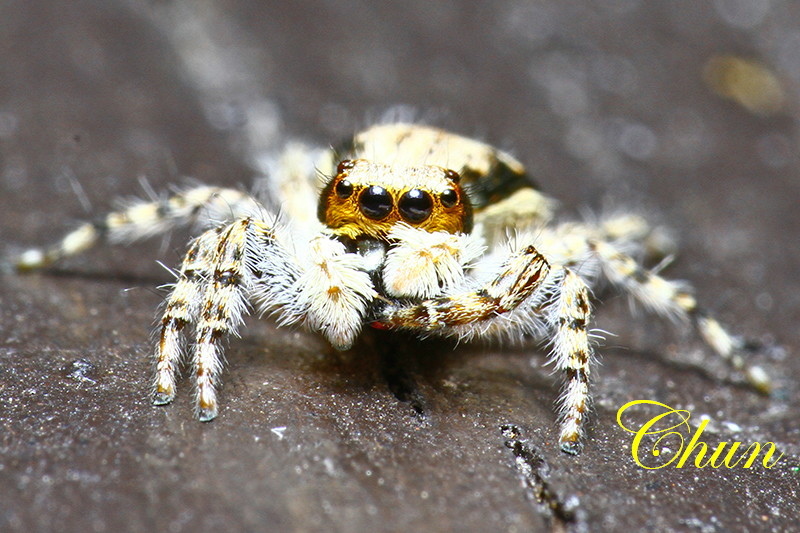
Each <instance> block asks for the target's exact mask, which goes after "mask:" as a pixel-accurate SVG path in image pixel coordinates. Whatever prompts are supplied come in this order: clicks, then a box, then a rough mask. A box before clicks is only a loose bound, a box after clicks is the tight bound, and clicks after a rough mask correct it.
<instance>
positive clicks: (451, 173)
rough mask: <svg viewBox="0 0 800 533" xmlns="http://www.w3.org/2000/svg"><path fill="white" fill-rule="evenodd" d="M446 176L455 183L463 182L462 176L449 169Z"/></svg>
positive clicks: (445, 173) (446, 170) (445, 172)
mask: <svg viewBox="0 0 800 533" xmlns="http://www.w3.org/2000/svg"><path fill="white" fill-rule="evenodd" d="M444 175H445V177H446V178H447V179H449V180H451V181H452V182H453V183H458V182H459V181H461V174H459V173H458V172H456V171H455V170H451V169H449V168H447V169H445V171H444Z"/></svg>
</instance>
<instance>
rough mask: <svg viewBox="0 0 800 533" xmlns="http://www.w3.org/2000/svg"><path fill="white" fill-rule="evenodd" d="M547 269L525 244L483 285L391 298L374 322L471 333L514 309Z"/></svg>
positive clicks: (423, 330)
mask: <svg viewBox="0 0 800 533" xmlns="http://www.w3.org/2000/svg"><path fill="white" fill-rule="evenodd" d="M549 272H550V264H549V263H548V262H547V260H546V259H545V258H544V256H543V255H542V254H540V253H539V252H538V251H537V250H536V248H534V247H533V246H527V247H525V248H524V249H522V250H520V251H519V252H517V253H516V254H514V255H512V256H511V257H510V258H509V259H508V260H507V261H506V262H505V264H504V265H503V268H502V271H501V272H500V274H499V275H497V276H496V277H495V278H494V279H493V280H492V281H491V282H490V283H489V284H487V285H486V286H485V287H483V288H481V289H478V290H465V291H463V292H457V291H453V292H452V293H451V294H448V295H446V296H440V297H437V298H430V299H426V300H422V301H421V302H419V301H418V302H415V303H403V302H392V303H389V304H386V305H385V306H384V307H383V308H382V309H380V310H379V311H378V316H377V319H376V321H375V322H376V325H378V326H380V327H384V328H399V329H410V330H414V331H417V332H421V333H431V334H433V333H441V334H445V335H456V336H459V337H461V338H466V337H471V335H470V333H469V329H470V328H473V327H475V326H476V325H478V324H480V323H481V322H482V321H488V320H491V319H495V318H497V317H498V315H502V314H503V313H507V312H509V311H513V310H515V309H516V308H517V307H518V306H519V305H520V304H521V303H522V302H523V301H525V300H526V299H527V298H528V297H530V296H531V295H532V294H534V293H535V292H536V290H537V289H538V288H539V287H541V286H542V284H543V282H544V281H545V280H546V279H547V276H548V273H549ZM463 326H466V329H465V328H464V327H463Z"/></svg>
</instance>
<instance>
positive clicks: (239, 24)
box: [0, 0, 800, 532]
mask: <svg viewBox="0 0 800 533" xmlns="http://www.w3.org/2000/svg"><path fill="white" fill-rule="evenodd" d="M759 5H765V6H771V7H770V9H769V10H768V11H764V12H762V11H761V10H760V8H758V7H757V6H759ZM798 26H800V13H798V9H797V7H796V6H794V4H792V3H791V2H778V1H775V2H772V3H771V4H766V3H748V2H714V3H713V4H712V3H681V4H680V6H678V5H677V4H673V3H669V4H668V3H663V4H662V3H649V2H647V3H645V2H637V1H609V2H597V3H595V2H592V3H589V2H563V1H552V2H535V3H533V2H524V1H519V2H481V3H471V2H463V3H440V2H424V1H408V2H403V3H398V4H397V5H394V6H392V5H383V4H380V7H379V4H377V3H370V2H355V1H342V2H336V3H333V2H329V3H326V2H305V3H302V4H300V3H285V4H278V3H277V2H276V3H272V2H255V1H246V0H234V1H229V2H214V1H205V2H188V1H183V2H144V1H127V2H122V1H116V2H111V1H105V2H88V1H78V2H70V3H69V5H67V4H64V5H63V6H61V5H60V4H58V3H56V2H37V1H34V2H25V3H23V2H6V3H4V4H3V5H2V7H0V45H2V46H1V47H0V54H2V57H1V58H0V167H2V169H1V172H0V191H1V194H0V243H1V246H2V249H0V252H3V253H8V252H12V251H19V250H21V249H24V248H25V247H28V246H31V245H42V244H46V243H49V242H52V241H53V240H54V239H55V238H57V237H58V236H59V235H61V234H62V233H63V232H64V231H65V230H66V229H68V228H70V227H71V224H73V223H74V222H75V221H77V220H80V219H83V218H86V217H87V216H88V217H90V216H91V214H92V213H97V212H102V211H105V210H107V209H108V208H109V207H110V206H111V205H112V199H113V198H114V197H117V196H126V195H141V194H142V189H141V187H140V185H139V183H138V180H139V178H141V177H145V178H146V179H147V182H148V183H149V184H150V185H151V186H152V187H154V188H156V189H157V190H164V189H165V188H166V187H168V185H169V184H171V183H174V182H176V181H177V182H180V180H181V179H182V177H184V176H191V177H193V178H196V179H199V180H202V181H207V182H210V183H216V184H223V185H237V184H245V185H246V184H248V183H250V181H251V180H252V178H253V177H254V176H256V175H257V174H258V170H257V169H258V164H257V161H256V159H257V157H258V155H259V154H263V153H264V151H265V150H269V149H273V148H275V147H277V146H280V145H281V143H282V142H284V141H285V140H286V139H289V138H296V137H299V138H302V139H305V140H308V141H312V142H314V143H319V144H322V145H324V144H326V143H335V142H337V141H339V140H340V139H341V138H343V137H344V136H346V135H347V134H348V133H352V132H353V131H355V130H356V129H358V128H359V127H360V126H361V125H363V124H365V123H366V122H367V121H368V120H369V118H370V117H376V116H379V115H380V114H381V113H382V112H384V111H385V110H386V109H387V108H388V107H390V106H392V105H396V104H402V105H407V106H411V107H412V108H414V109H416V110H418V113H419V116H421V117H423V118H430V119H431V120H433V121H434V122H435V123H438V124H440V125H445V126H448V127H451V128H453V129H455V130H457V131H459V132H461V133H465V134H468V135H478V136H480V137H482V138H484V139H485V140H487V141H489V142H492V143H494V144H497V145H499V146H501V147H503V148H506V149H509V150H512V151H513V153H515V154H516V155H517V156H518V157H519V158H520V159H521V160H522V161H524V162H525V163H526V164H527V165H528V166H529V168H530V169H531V170H532V172H533V174H534V175H535V177H536V179H537V181H538V182H539V184H540V185H541V186H542V188H544V189H545V190H547V191H549V192H550V193H552V194H554V195H555V196H557V197H558V198H560V199H561V200H562V206H563V209H564V211H565V212H566V213H568V214H571V215H574V216H580V215H581V214H582V213H584V214H585V213H586V211H582V209H584V206H589V207H590V208H591V209H593V210H595V211H601V210H603V209H607V210H610V209H617V208H623V207H630V206H633V207H636V208H637V209H639V210H640V211H642V212H644V213H646V214H647V216H648V217H650V218H651V219H652V220H654V221H655V222H657V223H668V224H669V225H671V226H672V227H673V228H674V229H675V233H676V235H677V236H678V237H679V240H680V243H681V252H680V254H679V256H678V258H677V260H676V262H675V264H674V265H672V266H671V267H670V270H669V271H668V272H669V274H670V275H672V276H674V277H678V278H686V279H691V280H692V281H693V282H694V283H695V284H696V286H697V289H698V294H699V297H700V299H701V301H702V302H704V303H705V306H706V307H707V308H710V309H712V310H715V311H717V312H718V314H719V316H720V317H721V319H722V320H723V321H724V322H725V323H727V324H731V325H733V326H735V328H734V329H735V330H736V331H737V332H740V333H743V334H746V335H748V336H750V337H754V338H756V339H760V340H763V341H766V342H767V343H771V342H772V343H773V344H775V345H777V346H778V348H775V349H771V350H766V351H764V352H763V353H760V354H757V355H756V358H757V360H758V362H759V363H760V364H762V365H763V366H764V367H765V368H766V369H767V370H768V372H769V373H770V374H771V375H773V376H774V377H775V381H776V386H777V390H776V393H775V395H774V397H773V398H769V399H767V398H763V397H760V396H758V395H757V394H754V393H752V392H751V391H750V390H748V389H747V388H745V387H742V386H738V385H736V384H732V383H730V382H726V381H724V380H723V381H721V380H720V379H719V378H720V377H721V376H724V369H723V367H722V366H721V365H719V364H717V363H713V364H711V365H710V366H709V369H708V370H707V371H706V370H701V369H700V368H699V365H700V362H701V361H702V360H703V358H704V357H705V355H707V354H708V350H707V349H705V348H704V347H703V346H702V345H701V344H700V343H699V342H697V340H696V339H695V338H694V337H693V336H691V335H687V334H685V333H683V332H681V330H680V329H679V328H678V329H677V330H676V328H673V327H670V326H668V325H663V324H661V323H660V322H659V321H657V320H654V319H651V318H650V317H647V316H643V315H642V314H641V313H639V314H638V315H637V318H636V319H631V315H630V314H629V313H628V306H627V302H626V301H625V300H624V299H620V298H615V297H614V296H613V295H610V294H605V293H601V295H602V301H601V302H598V307H599V312H598V320H597V327H599V328H602V329H604V330H606V331H609V332H613V335H611V334H609V335H607V336H606V340H605V342H604V343H603V346H602V347H601V348H600V350H599V351H600V362H601V365H600V366H599V367H598V369H597V373H596V374H597V379H596V382H595V386H594V395H595V410H596V414H595V417H594V422H593V426H592V428H591V430H590V438H589V441H588V444H587V446H586V450H585V452H584V454H583V455H582V456H580V457H578V458H574V457H570V456H566V455H564V454H562V453H561V452H559V451H558V450H557V446H556V439H557V434H556V426H555V420H554V414H553V409H552V404H553V401H554V399H555V398H556V396H557V387H558V383H557V378H556V377H554V376H552V375H551V369H550V368H549V367H545V366H543V365H544V363H545V361H546V353H544V352H543V351H542V350H541V349H540V348H538V347H536V346H531V347H522V348H514V349H510V350H509V349H503V348H501V347H485V346H459V347H457V348H455V349H453V347H452V346H450V345H447V344H439V343H432V344H426V343H422V344H417V343H415V342H412V341H409V340H406V339H401V338H397V337H393V336H388V337H386V338H383V337H381V338H367V339H365V340H364V341H363V342H361V343H360V344H359V345H357V346H356V347H355V348H354V349H353V350H351V351H349V352H347V353H343V354H337V353H335V352H333V351H332V350H331V349H330V348H329V347H327V346H326V344H325V343H324V342H323V341H322V340H320V339H319V338H317V337H315V336H314V335H310V334H306V333H302V332H294V331H288V330H284V329H278V328H276V327H275V326H274V325H273V324H271V323H269V322H267V321H259V320H250V321H248V326H247V328H246V329H244V330H243V335H242V337H243V338H242V339H240V340H235V341H233V342H232V343H231V345H230V348H229V350H228V352H227V359H228V364H227V367H226V371H225V373H224V377H223V379H224V384H225V386H224V389H223V390H222V393H221V398H220V399H221V404H222V411H221V415H220V417H219V418H218V419H217V420H215V421H214V422H213V423H210V424H200V423H198V422H196V421H195V420H194V419H193V418H192V416H191V401H190V400H191V393H190V387H189V383H188V382H186V381H182V382H181V383H180V389H179V396H178V399H177V401H176V402H175V404H174V405H172V406H169V407H166V408H157V407H154V406H152V405H151V404H150V401H149V398H148V387H149V380H150V371H151V362H150V360H149V353H150V351H151V349H152V347H151V344H152V343H151V342H150V338H149V336H150V330H151V325H152V323H153V317H154V315H155V309H156V307H157V306H158V304H159V302H160V301H161V298H162V297H163V292H159V291H158V290H156V287H157V286H159V285H161V284H163V283H166V282H168V281H169V279H170V277H169V275H168V274H167V273H166V272H165V271H164V270H163V269H162V268H161V267H160V266H158V264H157V263H156V260H163V261H164V262H165V263H166V264H175V263H176V261H177V258H178V256H179V254H180V252H181V251H182V249H183V246H184V242H185V241H186V240H187V238H188V237H187V235H186V234H183V233H180V232H179V233H176V234H175V235H174V236H173V238H172V239H171V240H170V241H169V242H166V243H161V242H155V243H148V244H143V245H141V246H137V247H135V248H131V249H114V250H113V251H112V250H97V251H93V252H92V253H89V254H87V255H85V256H81V257H79V258H75V259H73V260H70V261H68V262H67V263H65V264H63V265H60V266H59V268H58V269H57V270H56V271H54V272H50V273H46V274H36V275H30V276H24V277H19V276H3V278H2V280H3V283H2V285H1V286H0V298H1V299H2V304H1V305H0V319H1V320H2V322H1V323H0V324H2V330H0V372H2V373H1V374H0V428H2V430H1V431H2V433H0V494H2V498H0V530H1V531H25V532H35V531H54V530H58V531H76V532H77V531H81V532H83V531H122V530H129V531H156V530H159V531H189V530H191V531H212V530H220V529H224V530H226V531H548V530H553V531H563V530H567V531H653V530H658V531H744V530H750V531H754V530H760V529H761V530H767V529H772V530H775V531H777V530H784V531H789V530H793V529H794V530H796V529H797V527H798V526H797V521H796V518H797V514H796V512H797V511H796V505H797V501H798V486H799V485H800V472H798V457H800V445H799V444H798V440H799V439H800V427H799V426H800V425H799V424H798V422H797V412H798V408H800V394H798V381H799V380H800V359H798V357H797V355H796V352H797V349H798V347H799V346H800V335H799V334H798V330H797V327H796V324H797V320H798V318H800V317H799V316H798V312H799V310H800V281H798V279H800V278H799V277H798V264H800V261H799V260H800V247H799V246H798V243H797V235H798V234H800V214H799V213H800V210H798V200H800V166H798V163H799V162H800V161H798V156H797V152H798V150H797V147H798V142H799V141H800V139H798V132H797V120H798V79H800V59H798V58H800V45H798V42H800V40H798V33H797V29H796V28H797V27H798ZM727 54H733V55H736V56H739V57H744V58H748V59H753V60H756V61H758V62H759V63H760V64H762V65H764V66H766V67H767V68H769V69H771V71H772V72H773V73H774V74H775V76H776V77H777V78H776V79H777V80H779V83H780V84H781V87H782V88H783V91H784V94H785V101H784V104H783V108H782V109H780V110H779V111H777V112H776V113H773V114H770V115H768V116H764V115H763V114H758V113H754V112H753V111H752V110H748V109H747V108H745V107H744V106H742V105H740V104H738V103H736V102H735V101H732V100H726V99H723V98H722V97H720V96H719V95H717V94H715V93H714V92H713V91H712V90H711V88H710V87H709V85H708V83H707V82H706V81H704V79H703V70H704V66H705V65H707V63H708V61H709V59H710V58H712V57H715V56H721V55H727ZM88 207H90V212H88V213H87V208H88ZM634 399H650V400H657V401H661V402H664V403H666V404H669V405H671V406H675V407H678V408H682V409H688V410H690V411H691V413H692V415H693V421H697V420H699V417H700V416H701V415H707V416H708V417H710V418H711V420H712V424H711V425H710V426H709V428H710V429H709V433H707V437H708V441H709V442H717V441H723V440H725V441H743V442H745V443H749V442H753V441H759V442H762V443H763V442H766V441H774V442H775V443H777V444H778V446H779V448H780V450H781V451H782V452H784V453H785V454H786V455H785V456H784V458H783V459H781V461H780V462H779V464H778V465H777V466H776V467H774V468H772V469H771V470H767V469H764V468H760V467H754V468H752V469H750V470H745V469H741V468H734V469H727V468H720V469H711V468H705V469H702V470H700V469H696V468H693V467H685V468H682V469H675V468H664V469H661V470H644V469H642V468H640V467H638V466H636V465H635V464H634V462H633V460H632V457H631V452H630V443H631V435H630V434H628V433H625V432H624V431H623V430H622V429H621V428H620V427H619V426H618V425H617V424H616V421H615V420H616V412H617V409H619V407H620V406H622V405H623V404H624V403H626V402H628V401H630V400H634ZM646 418H647V416H645V414H644V412H642V413H641V414H638V415H637V417H635V419H636V420H638V422H639V423H643V422H644V420H646ZM712 430H713V432H712Z"/></svg>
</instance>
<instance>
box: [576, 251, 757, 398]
mask: <svg viewBox="0 0 800 533" xmlns="http://www.w3.org/2000/svg"><path fill="white" fill-rule="evenodd" d="M590 246H591V247H592V248H593V250H594V252H595V253H596V254H597V256H598V257H599V258H600V261H601V263H602V265H603V271H604V272H605V275H606V276H607V277H608V279H609V280H610V281H611V282H612V283H614V284H615V285H617V286H619V287H621V288H622V289H624V290H625V291H626V292H628V293H630V294H631V295H632V296H633V297H634V298H635V299H636V300H637V301H639V302H641V303H642V304H643V305H644V306H645V307H646V308H648V309H649V310H651V311H653V312H655V313H656V314H658V315H661V316H664V317H668V318H672V319H678V320H684V321H686V320H691V322H692V323H693V324H694V326H695V328H696V329H697V331H698V333H699V334H700V336H701V337H702V338H703V340H704V341H705V342H706V343H707V344H708V345H709V346H710V347H711V348H712V349H713V350H714V352H715V353H716V354H717V355H719V356H720V357H722V359H723V360H724V361H725V362H726V363H727V364H728V365H729V366H731V367H732V368H733V369H734V370H737V371H740V372H742V373H743V374H744V376H745V377H746V378H747V380H748V382H749V383H750V385H751V386H752V387H753V388H755V389H756V390H758V391H759V392H761V393H764V394H769V392H770V390H771V388H772V383H771V381H770V379H769V376H768V375H767V373H766V372H765V371H764V370H763V369H762V368H761V367H759V366H755V365H749V364H748V363H747V362H746V360H745V357H744V352H745V351H746V344H745V342H744V341H743V340H742V339H741V338H739V337H736V336H733V335H731V334H730V333H729V332H728V331H727V330H726V329H725V328H724V327H723V326H722V325H721V324H720V323H719V322H718V321H717V320H716V319H715V318H713V317H712V316H710V315H709V314H708V313H706V312H705V311H703V310H702V309H700V308H699V307H698V305H697V300H696V299H695V297H694V295H693V294H692V289H691V286H689V284H688V283H686V282H682V281H672V280H667V279H665V278H663V277H661V276H660V275H658V274H657V273H656V272H653V271H651V270H646V269H644V268H643V267H642V266H640V265H639V264H638V263H637V262H636V261H635V260H634V259H633V258H631V257H630V256H628V255H626V254H624V253H621V252H620V251H619V250H618V249H617V248H616V247H615V246H614V245H613V244H611V243H609V242H604V241H595V242H591V243H590Z"/></svg>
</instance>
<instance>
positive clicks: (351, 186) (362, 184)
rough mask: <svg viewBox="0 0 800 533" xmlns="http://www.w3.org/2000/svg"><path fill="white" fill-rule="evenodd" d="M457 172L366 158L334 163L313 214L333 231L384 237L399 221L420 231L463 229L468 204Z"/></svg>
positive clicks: (467, 222)
mask: <svg viewBox="0 0 800 533" xmlns="http://www.w3.org/2000/svg"><path fill="white" fill-rule="evenodd" d="M460 179H461V178H460V176H459V175H458V173H457V172H455V171H453V170H449V169H446V168H442V167H438V166H433V165H424V166H419V167H394V166H390V165H384V164H380V163H373V162H372V161H368V160H366V159H354V160H345V161H342V162H341V163H339V166H338V167H337V169H336V176H334V177H333V179H331V180H330V182H328V184H327V185H326V186H325V188H324V189H323V190H322V193H321V195H320V204H319V211H318V214H319V218H320V220H321V221H322V222H323V223H325V225H327V226H328V227H329V228H331V229H332V230H333V232H334V233H335V234H336V235H340V236H345V237H349V238H351V239H356V238H358V237H359V236H362V235H367V236H370V237H374V238H378V239H381V238H385V237H386V235H387V234H388V233H389V232H390V231H391V229H392V227H393V226H394V225H395V224H398V223H400V222H405V223H407V224H409V225H411V226H414V227H417V228H420V229H424V230H426V231H446V232H448V233H468V232H469V231H470V230H471V229H472V208H471V206H470V203H469V198H467V196H466V194H465V193H464V190H463V189H462V188H461V186H460V185H459V180H460Z"/></svg>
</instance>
